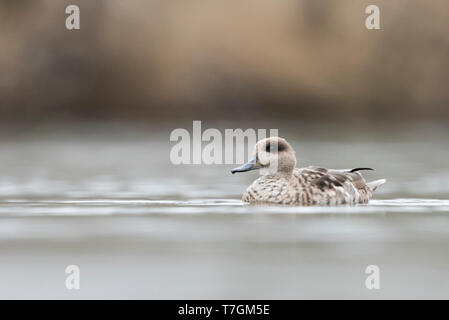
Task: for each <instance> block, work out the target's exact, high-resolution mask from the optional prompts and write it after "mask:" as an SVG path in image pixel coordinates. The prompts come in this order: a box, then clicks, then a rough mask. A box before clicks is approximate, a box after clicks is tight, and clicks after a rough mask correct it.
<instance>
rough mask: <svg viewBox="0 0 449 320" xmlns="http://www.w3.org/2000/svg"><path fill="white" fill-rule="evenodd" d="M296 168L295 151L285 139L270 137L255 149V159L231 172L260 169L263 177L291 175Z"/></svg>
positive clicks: (261, 141)
mask: <svg viewBox="0 0 449 320" xmlns="http://www.w3.org/2000/svg"><path fill="white" fill-rule="evenodd" d="M295 167H296V157H295V151H294V150H293V148H292V147H291V146H290V144H289V143H288V142H287V141H286V140H285V139H283V138H279V137H270V138H266V139H262V140H260V141H259V142H257V143H256V145H255V147H254V153H253V158H252V159H251V160H250V161H248V162H247V163H245V164H244V165H242V166H240V167H238V168H234V169H232V170H231V172H232V173H233V174H234V173H236V172H246V171H251V170H256V169H260V171H261V174H262V175H266V174H286V175H291V174H292V172H293V169H294V168H295Z"/></svg>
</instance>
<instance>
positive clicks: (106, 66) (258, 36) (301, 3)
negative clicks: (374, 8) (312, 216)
mask: <svg viewBox="0 0 449 320" xmlns="http://www.w3.org/2000/svg"><path fill="white" fill-rule="evenodd" d="M69 4H78V5H79V7H80V10H81V30H78V31H68V30H66V29H65V19H66V14H65V7H66V6H67V5H69ZM369 4H377V5H379V7H380V9H381V28H382V30H380V31H370V30H367V29H366V28H365V26H364V20H365V17H366V15H365V7H366V6H367V5H369ZM448 30H449V1H447V0H430V1H422V0H395V1H380V0H370V1H362V0H356V1H354V0H339V1H333V0H298V1H294V0H290V1H275V0H248V1H236V0H226V1H224V0H223V1H205V0H203V1H199V0H191V1H186V0H177V1H175V0H170V1H164V0H157V1H156V0H155V1H145V0H126V1H125V0H123V1H122V0H95V1H92V0H85V1H76V0H69V1H66V0H26V1H25V0H20V1H19V0H18V1H10V0H1V2H0V68H1V69H0V117H1V119H2V120H7V121H11V120H13V121H35V122H40V121H61V120H94V121H95V120H159V119H167V118H184V119H221V118H225V119H251V118H257V119H261V118H262V119H263V118H269V117H276V118H277V119H283V118H285V119H295V118H298V119H318V118H319V119H327V120H329V119H332V120H334V119H335V120H343V121H344V120H345V119H347V118H348V117H350V118H363V119H404V118H409V119H423V118H425V119H442V118H443V119H447V118H449V90H448V89H449V88H448V85H449V72H448V71H449V59H448V57H449V35H448Z"/></svg>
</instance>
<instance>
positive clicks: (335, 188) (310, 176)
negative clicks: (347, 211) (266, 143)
mask: <svg viewBox="0 0 449 320" xmlns="http://www.w3.org/2000/svg"><path fill="white" fill-rule="evenodd" d="M358 170H360V169H350V170H332V169H326V168H321V167H307V168H300V169H298V168H296V169H294V171H293V174H292V176H290V177H283V176H279V175H267V176H262V177H259V178H258V179H257V180H256V181H254V182H253V184H252V185H251V186H249V188H248V189H247V190H246V192H245V193H244V195H243V201H246V202H252V203H257V202H265V203H275V204H288V205H339V204H356V203H367V202H368V201H369V199H371V197H372V195H373V191H374V190H375V189H376V188H377V186H379V185H380V184H382V183H384V182H385V181H384V180H378V181H375V182H372V183H368V184H367V183H366V181H365V179H363V177H362V175H361V174H360V173H359V172H357V171H358Z"/></svg>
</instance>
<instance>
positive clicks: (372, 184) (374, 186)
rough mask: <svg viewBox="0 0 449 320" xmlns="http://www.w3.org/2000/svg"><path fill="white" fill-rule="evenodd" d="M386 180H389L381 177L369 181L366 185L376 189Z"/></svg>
mask: <svg viewBox="0 0 449 320" xmlns="http://www.w3.org/2000/svg"><path fill="white" fill-rule="evenodd" d="M385 182H387V180H385V179H379V180H375V181H371V182H368V183H367V184H366V185H367V186H368V187H369V188H370V189H371V191H374V190H376V189H377V188H378V187H380V186H381V185H383V184H384V183H385Z"/></svg>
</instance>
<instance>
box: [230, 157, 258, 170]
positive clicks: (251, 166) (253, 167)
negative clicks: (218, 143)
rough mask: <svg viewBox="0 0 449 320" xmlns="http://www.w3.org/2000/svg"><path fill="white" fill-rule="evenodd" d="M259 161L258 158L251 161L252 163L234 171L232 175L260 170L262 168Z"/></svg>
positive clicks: (249, 162)
mask: <svg viewBox="0 0 449 320" xmlns="http://www.w3.org/2000/svg"><path fill="white" fill-rule="evenodd" d="M257 160H258V159H257V157H254V158H253V159H251V160H250V161H248V162H247V163H245V164H244V165H242V166H240V167H237V168H234V169H232V170H231V173H232V174H234V173H236V172H246V171H251V170H256V169H260V168H261V166H260V164H258V161H257Z"/></svg>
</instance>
